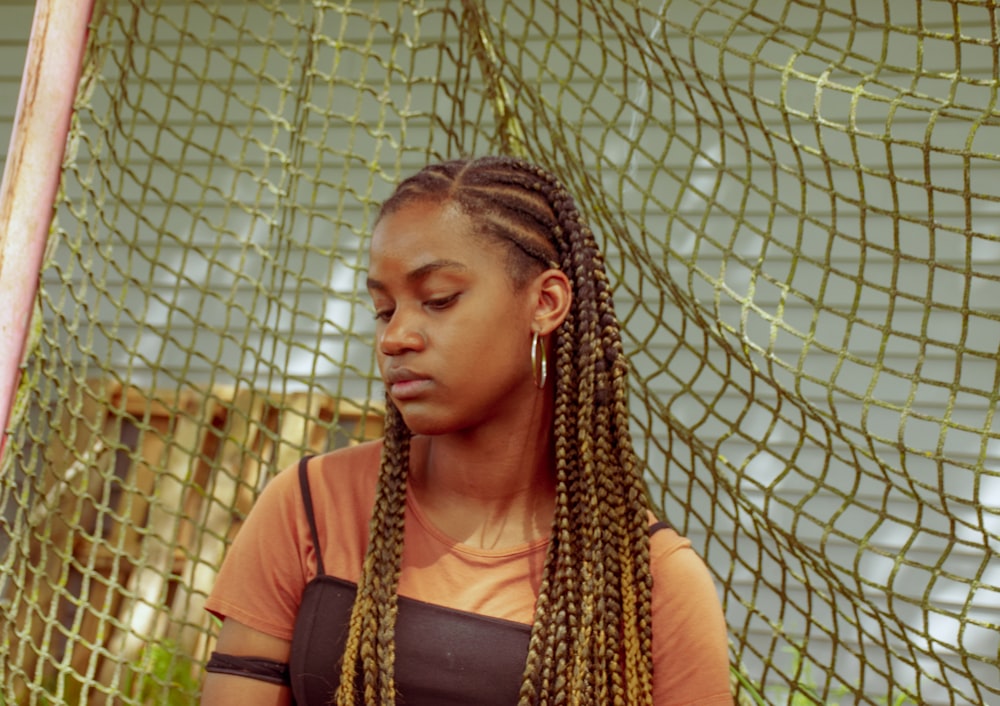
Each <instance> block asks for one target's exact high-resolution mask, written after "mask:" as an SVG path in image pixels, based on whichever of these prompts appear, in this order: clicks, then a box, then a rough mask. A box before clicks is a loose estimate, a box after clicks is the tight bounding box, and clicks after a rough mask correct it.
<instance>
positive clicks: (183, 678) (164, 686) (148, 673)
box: [123, 640, 200, 706]
mask: <svg viewBox="0 0 1000 706" xmlns="http://www.w3.org/2000/svg"><path fill="white" fill-rule="evenodd" d="M194 666H195V665H194V660H193V659H192V658H191V657H189V656H187V655H184V654H183V653H182V652H180V651H179V650H178V649H177V645H176V643H174V642H173V641H172V640H165V641H163V642H159V643H152V644H147V645H146V647H145V648H144V649H143V652H142V657H141V658H140V660H139V668H138V670H137V671H133V672H130V673H129V675H128V677H127V678H126V680H125V686H124V689H123V691H124V693H125V694H127V695H128V696H131V697H132V698H134V699H137V700H138V703H141V704H144V705H148V706H187V704H190V703H191V702H192V701H193V700H194V699H195V697H196V696H197V694H198V689H199V686H200V684H199V682H198V679H197V678H196V677H195V669H194Z"/></svg>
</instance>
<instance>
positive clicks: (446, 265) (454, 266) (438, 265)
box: [365, 258, 469, 290]
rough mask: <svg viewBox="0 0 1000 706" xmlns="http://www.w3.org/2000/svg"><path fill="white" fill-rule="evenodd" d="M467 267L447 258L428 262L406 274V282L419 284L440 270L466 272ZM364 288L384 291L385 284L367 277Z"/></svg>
mask: <svg viewBox="0 0 1000 706" xmlns="http://www.w3.org/2000/svg"><path fill="white" fill-rule="evenodd" d="M468 269H469V268H468V266H467V265H466V264H465V263H462V262H459V261H458V260H449V259H447V258H442V259H439V260H434V261H432V262H428V263H427V264H425V265H421V266H420V267H418V268H417V269H415V270H412V271H410V272H407V273H406V281H407V282H408V283H411V284H412V283H413V282H419V281H420V280H422V279H424V278H426V277H429V276H430V275H432V274H433V273H435V272H439V271H441V270H468ZM365 286H367V287H368V289H379V290H384V289H385V288H386V287H385V284H383V283H382V282H381V281H380V280H377V279H374V278H372V277H367V278H366V279H365Z"/></svg>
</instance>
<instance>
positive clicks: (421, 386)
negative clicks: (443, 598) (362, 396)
mask: <svg viewBox="0 0 1000 706" xmlns="http://www.w3.org/2000/svg"><path fill="white" fill-rule="evenodd" d="M385 384H386V385H387V386H388V388H389V394H390V395H392V397H393V399H395V400H408V399H413V398H414V397H417V396H419V395H420V394H421V393H423V392H424V391H425V390H426V389H427V388H428V387H430V385H431V380H430V378H429V377H427V376H426V375H421V374H420V373H417V372H414V371H413V370H410V369H408V368H391V369H389V370H387V371H386V373H385Z"/></svg>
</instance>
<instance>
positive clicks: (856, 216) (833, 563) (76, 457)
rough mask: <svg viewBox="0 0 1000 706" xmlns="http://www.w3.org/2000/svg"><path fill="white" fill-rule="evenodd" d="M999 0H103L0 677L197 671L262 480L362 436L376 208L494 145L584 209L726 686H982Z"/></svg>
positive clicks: (994, 307) (61, 219) (15, 426)
mask: <svg viewBox="0 0 1000 706" xmlns="http://www.w3.org/2000/svg"><path fill="white" fill-rule="evenodd" d="M998 22H1000V12H998V10H997V8H996V6H995V5H994V4H993V3H992V2H961V1H959V0H952V1H950V2H947V1H931V0H925V1H924V2H917V3H896V2H893V3H890V2H888V0H883V2H871V3H860V2H849V1H848V0H834V1H832V2H821V1H820V0H815V1H810V0H786V1H785V2H778V1H775V2H753V1H752V0H743V1H742V2H738V1H736V0H732V1H727V0H688V1H686V2H680V1H674V2H670V1H669V0H667V1H664V2H656V1H655V0H651V1H649V2H639V1H638V0H636V1H635V2H621V1H619V0H590V1H587V0H583V1H581V2H578V3H566V2H562V3H556V1H555V0H552V1H551V2H547V1H543V0H534V1H528V0H525V1H524V2H517V1H516V0H509V1H502V0H496V1H495V2H494V1H492V0H488V1H487V0H484V1H483V2H479V3H477V2H473V1H472V0H468V1H467V2H459V1H458V0H439V1H430V0H428V1H427V2H421V1H418V0H413V1H409V2H377V1H376V0H368V1H365V2H343V3H334V2H326V1H323V0H313V1H310V2H306V1H305V0H288V1H287V2H280V1H279V0H257V1H255V2H243V1H242V0H241V1H240V2H235V1H232V2H223V1H222V0H219V1H217V2H208V1H204V2H202V1H199V0H191V1H189V2H181V1H180V0H176V1H168V0H160V1H159V2H156V1H155V0H145V1H144V2H138V0H135V1H133V2H128V1H127V0H108V1H107V2H106V3H104V4H103V5H101V6H100V7H99V10H98V11H97V13H96V14H95V17H94V19H93V22H92V32H91V37H90V46H89V53H88V61H87V67H86V73H85V76H84V80H83V81H82V82H81V85H80V89H79V93H78V100H77V107H76V115H75V120H74V125H73V128H72V133H71V150H70V154H69V156H68V158H67V160H66V163H65V168H64V174H63V180H62V190H61V194H60V198H59V201H58V204H57V221H56V225H55V227H54V229H53V232H52V247H51V249H50V254H49V257H48V258H47V261H46V264H45V267H44V269H43V271H42V280H43V282H42V288H41V291H40V295H39V308H40V318H39V324H40V325H39V327H38V334H37V337H36V338H35V339H33V340H32V341H31V345H30V349H29V355H28V357H27V360H26V368H25V377H24V383H23V385H22V388H21V390H20V398H19V407H18V409H19V410H21V412H20V413H19V415H18V416H17V418H15V419H14V420H13V421H12V424H11V427H10V435H11V436H10V443H9V452H8V453H7V455H6V456H5V458H4V465H3V470H2V475H0V482H2V484H0V505H2V507H3V514H2V518H3V519H2V524H0V550H2V551H3V554H2V555H3V565H2V575H0V595H2V610H3V619H2V621H0V622H2V627H0V630H2V634H3V651H2V665H3V666H2V683H3V685H4V687H3V689H4V691H3V697H2V698H0V702H2V703H31V704H42V703H74V704H75V703H128V704H140V703H142V704H145V703H168V702H171V703H190V702H191V701H192V700H194V698H195V695H196V693H197V689H198V681H199V679H200V670H201V666H202V665H203V663H204V660H205V658H206V655H207V653H208V650H209V649H210V648H211V642H212V632H213V630H214V626H213V625H212V624H211V622H210V621H209V620H208V619H207V618H206V616H205V615H204V613H203V611H202V610H201V605H202V602H203V599H204V596H205V594H206V591H207V590H208V587H210V586H211V583H212V577H213V575H214V571H215V569H216V568H217V567H218V565H219V561H220V558H221V556H222V554H223V553H224V551H225V547H226V545H227V543H228V541H229V540H230V539H231V538H232V536H233V534H234V532H235V531H236V529H237V528H238V526H239V521H240V520H241V519H242V518H243V517H244V516H245V514H246V511H247V510H248V508H249V507H250V506H251V505H252V502H253V499H254V497H255V496H256V494H257V492H258V491H259V490H260V488H261V487H262V485H263V484H264V483H265V482H266V480H267V478H269V477H270V476H271V474H273V473H274V472H275V471H276V470H277V469H278V468H280V467H282V466H283V465H286V464H287V463H290V462H291V460H292V459H294V458H295V457H296V456H297V455H298V454H300V453H302V452H303V451H305V450H307V449H324V448H329V447H332V446H336V445H340V444H345V443H350V442H351V440H354V439H359V438H363V437H368V436H373V435H377V434H378V433H379V414H378V408H377V406H374V405H372V404H371V402H370V401H371V400H379V399H381V398H382V392H381V389H380V386H379V385H378V384H377V382H376V377H377V376H376V373H375V368H374V365H373V358H372V350H371V343H372V326H373V324H372V317H371V315H370V311H369V307H368V304H367V302H366V300H365V297H364V296H363V291H364V285H363V275H362V274H361V273H362V272H363V268H364V258H365V255H364V246H365V238H366V235H367V233H368V230H369V226H370V224H371V218H372V214H373V209H374V208H375V206H376V204H377V203H378V201H379V200H380V199H382V198H383V197H385V196H386V195H387V194H388V193H389V191H390V190H391V186H392V184H393V183H395V182H396V181H397V180H398V178H399V177H400V175H401V174H405V173H409V172H411V171H413V170H415V169H416V168H418V167H419V166H421V165H423V164H424V163H425V162H427V161H428V160H431V159H438V158H443V157H447V156H457V155H462V154H481V153H485V152H491V151H503V152H514V153H518V154H522V155H525V156H527V157H529V158H530V159H532V160H535V161H537V162H539V163H541V164H543V165H545V166H547V167H548V168H550V169H551V170H552V171H554V172H556V173H557V174H558V175H559V176H560V177H561V178H562V179H563V180H564V181H565V182H566V183H567V184H568V185H569V186H570V188H571V190H572V191H573V192H574V193H575V194H577V195H578V197H579V201H580V204H581V206H582V208H583V210H584V211H585V212H586V213H587V214H588V216H589V218H590V220H591V221H592V223H593V225H594V227H595V230H596V231H598V232H599V234H600V236H601V238H602V239H603V243H604V245H605V248H606V250H607V253H608V262H609V267H610V270H611V276H612V278H613V280H614V282H615V284H616V292H617V295H616V296H617V308H618V312H619V315H620V318H621V319H622V321H623V326H624V330H625V345H626V349H627V351H629V354H630V357H631V361H632V364H633V376H632V401H631V404H632V410H633V420H634V431H635V437H636V441H637V445H638V450H639V452H640V454H641V456H643V458H644V459H645V460H646V462H647V464H648V468H649V478H650V484H651V487H652V489H653V493H654V496H655V497H656V499H657V500H658V502H659V503H660V504H661V505H662V506H663V507H664V509H665V510H666V512H667V514H668V516H669V517H670V519H671V520H672V521H673V523H674V524H676V525H677V526H678V527H679V528H680V529H681V530H682V531H683V532H685V533H686V534H688V535H689V536H690V537H691V538H692V541H693V542H694V544H695V546H696V548H697V549H698V550H699V551H700V552H701V553H702V554H703V556H705V558H706V560H707V561H708V563H709V564H710V566H711V568H712V571H713V573H714V575H715V577H716V579H717V580H718V582H719V586H720V591H721V595H722V597H723V600H724V603H725V608H726V613H727V617H728V621H729V625H730V629H731V634H732V659H733V665H734V675H736V676H735V677H734V683H735V684H737V685H738V686H739V688H740V690H741V696H742V698H743V699H745V700H751V699H753V698H756V697H759V698H760V699H761V700H762V701H763V702H765V703H868V704H881V703H889V704H902V703H921V704H924V703H927V704H938V703H940V704H990V703H1000V676H998V673H1000V669H998V666H1000V664H998V662H1000V658H998V652H1000V629H998V622H1000V620H998V617H997V616H998V614H1000V562H997V560H996V551H997V548H998V547H1000V471H998V468H1000V432H998V424H997V421H996V420H995V419H994V411H995V409H996V406H997V396H998V391H1000V383H998V380H1000V366H998V350H1000V231H998V225H997V224H998V222H1000V158H998V155H997V150H998V147H997V146H998V145H1000V110H998V107H997V97H998V96H997V91H998V85H1000V68H998V65H1000V60H998V51H1000V41H998V30H997V26H998ZM755 695H756V696H755Z"/></svg>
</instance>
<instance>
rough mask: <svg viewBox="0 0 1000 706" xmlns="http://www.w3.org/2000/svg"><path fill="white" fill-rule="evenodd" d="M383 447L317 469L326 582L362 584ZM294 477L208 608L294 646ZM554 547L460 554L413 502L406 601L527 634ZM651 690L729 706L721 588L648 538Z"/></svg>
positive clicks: (260, 507)
mask: <svg viewBox="0 0 1000 706" xmlns="http://www.w3.org/2000/svg"><path fill="white" fill-rule="evenodd" d="M380 453H381V442H369V443H366V444H361V445H358V446H353V447H350V448H347V449H342V450H339V451H336V452H332V453H328V454H325V455H323V456H320V457H317V458H315V459H313V460H312V461H311V462H310V464H309V485H310V492H311V495H312V505H313V508H314V509H315V518H316V527H317V533H318V536H319V543H320V546H321V547H322V552H323V557H322V559H323V564H324V568H325V571H326V573H327V574H329V575H331V576H335V577H338V578H341V579H344V580H347V581H351V582H354V583H356V582H357V581H358V578H359V576H360V569H361V565H362V562H363V560H364V553H365V548H366V546H367V537H368V521H369V517H370V515H371V510H372V507H373V504H374V498H375V484H376V478H377V475H378V467H379V458H380ZM304 508H305V505H304V500H303V498H302V493H301V490H300V487H299V483H298V476H297V473H296V469H295V468H290V469H286V470H284V471H282V472H281V473H279V474H278V475H277V476H275V477H274V478H273V479H272V480H271V482H270V483H268V485H267V487H266V488H265V490H264V492H263V493H262V494H261V496H260V498H259V499H258V500H257V502H256V504H255V506H254V508H253V511H252V512H251V513H250V515H249V517H248V518H247V521H246V523H245V524H244V526H243V527H242V528H241V530H240V532H239V533H238V534H237V536H236V539H235V541H234V542H233V545H232V547H231V548H230V550H229V553H228V554H227V556H226V560H225V561H224V562H223V565H222V568H221V570H220V572H219V576H218V579H217V581H216V584H215V587H214V588H213V590H212V593H211V595H210V596H209V598H208V601H207V603H206V607H207V609H208V610H209V611H211V612H212V613H214V614H215V615H217V616H219V617H231V618H233V619H235V620H238V621H240V622H241V623H243V624H245V625H247V626H249V627H251V628H253V629H255V630H259V631H261V632H264V633H266V634H269V635H272V636H274V637H278V638H281V639H284V640H291V639H292V631H293V627H294V624H295V617H296V613H297V612H298V606H299V602H300V599H301V595H302V591H303V589H304V588H305V585H306V584H307V583H308V582H309V580H310V579H312V578H313V577H314V576H315V575H316V572H317V569H316V567H317V562H316V556H315V552H316V547H315V546H314V542H313V539H312V535H311V530H310V528H309V523H308V519H307V516H306V512H305V509H304ZM547 545H548V540H547V539H542V540H538V541H536V542H533V543H530V544H526V545H523V546H520V547H513V548H509V549H504V550H501V551H488V550H481V549H475V548H472V547H469V546H467V545H463V544H460V543H458V542H456V541H454V540H452V539H450V538H449V537H447V536H446V535H444V534H443V533H442V532H440V531H439V530H438V529H437V528H436V527H434V526H433V525H432V524H431V523H430V522H429V521H428V520H427V518H426V517H424V515H423V514H422V513H421V511H420V507H419V506H418V505H417V504H416V502H415V501H414V499H413V497H412V494H411V495H410V496H408V498H407V505H406V526H405V538H404V542H403V558H402V565H401V574H400V579H399V588H398V591H399V594H400V595H401V596H408V597H410V598H415V599H417V600H421V601H426V602H429V603H435V604H438V605H442V606H445V607H447V608H452V609H455V610H463V611H469V612H473V613H478V614H481V615H487V616H491V617H495V618H502V619H506V620H513V621H516V622H520V623H525V624H530V623H531V621H532V619H533V617H534V607H535V599H536V596H537V594H538V586H539V583H540V581H541V575H542V569H543V566H544V562H545V552H546V548H547ZM650 561H651V568H652V573H653V617H654V623H653V663H654V675H653V678H654V691H655V695H656V704H658V706H660V705H663V706H666V705H668V704H669V705H672V706H681V705H682V704H700V705H704V706H710V705H712V706H714V705H715V704H719V705H726V706H728V705H730V704H732V697H731V696H730V692H729V663H728V646H727V637H726V626H725V622H724V619H723V615H722V611H721V609H720V606H719V601H718V598H717V596H716V593H715V587H714V584H713V582H712V579H711V575H710V574H709V573H708V570H707V568H706V567H705V565H704V562H702V560H701V559H700V557H698V556H697V554H695V552H694V551H693V550H692V548H691V545H690V542H688V541H687V540H686V539H684V538H682V537H680V536H679V535H678V534H677V533H676V532H675V531H674V530H672V529H664V530H661V531H659V532H656V533H654V534H653V535H652V537H651V540H650Z"/></svg>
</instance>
